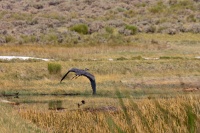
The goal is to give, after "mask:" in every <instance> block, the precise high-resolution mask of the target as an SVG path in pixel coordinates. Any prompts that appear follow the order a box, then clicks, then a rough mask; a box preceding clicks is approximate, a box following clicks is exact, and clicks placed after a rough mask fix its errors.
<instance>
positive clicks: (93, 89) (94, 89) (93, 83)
mask: <svg viewBox="0 0 200 133" xmlns="http://www.w3.org/2000/svg"><path fill="white" fill-rule="evenodd" d="M90 83H91V86H92V91H93V95H95V94H96V82H95V80H92V79H90Z"/></svg>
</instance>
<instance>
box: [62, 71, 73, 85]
mask: <svg viewBox="0 0 200 133" xmlns="http://www.w3.org/2000/svg"><path fill="white" fill-rule="evenodd" d="M70 72H71V71H70V70H69V71H68V72H67V73H66V74H65V75H64V76H63V77H62V79H61V80H60V83H61V82H62V80H63V79H64V78H65V77H66V76H67V74H68V73H70Z"/></svg>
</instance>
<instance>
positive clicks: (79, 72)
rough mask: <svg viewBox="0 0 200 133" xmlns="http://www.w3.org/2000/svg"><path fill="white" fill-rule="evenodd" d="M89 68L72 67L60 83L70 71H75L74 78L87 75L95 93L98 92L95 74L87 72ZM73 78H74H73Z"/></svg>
mask: <svg viewBox="0 0 200 133" xmlns="http://www.w3.org/2000/svg"><path fill="white" fill-rule="evenodd" d="M87 70H88V69H85V70H83V69H78V68H72V69H70V70H69V71H68V72H67V73H66V74H65V75H64V76H63V77H62V79H61V80H60V83H61V82H62V80H63V79H64V78H65V77H66V76H67V75H68V73H70V72H74V73H75V76H74V77H73V78H78V77H79V76H85V77H87V78H88V79H89V80H90V83H91V86H92V90H93V95H95V94H96V82H95V77H94V75H92V74H90V73H89V72H87ZM73 78H72V79H73Z"/></svg>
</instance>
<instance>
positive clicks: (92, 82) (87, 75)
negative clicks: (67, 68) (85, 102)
mask: <svg viewBox="0 0 200 133" xmlns="http://www.w3.org/2000/svg"><path fill="white" fill-rule="evenodd" d="M83 76H85V77H87V78H88V79H89V80H90V83H91V86H92V91H93V95H95V94H96V81H95V77H94V75H92V74H90V73H88V72H85V73H84V74H83Z"/></svg>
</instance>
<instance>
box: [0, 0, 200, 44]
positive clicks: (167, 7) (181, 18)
mask: <svg viewBox="0 0 200 133" xmlns="http://www.w3.org/2000/svg"><path fill="white" fill-rule="evenodd" d="M0 3H1V4H0V44H5V43H16V44H25V43H31V44H33V43H42V44H78V43H83V42H85V41H87V39H88V38H85V37H84V36H83V35H82V34H80V32H79V33H78V32H74V31H73V30H72V27H73V26H74V25H77V24H85V25H86V26H87V28H88V29H86V30H87V32H86V33H85V34H87V35H89V36H90V37H89V39H92V37H91V35H92V36H93V38H97V41H95V42H94V43H98V42H100V43H102V42H103V43H106V42H107V41H108V40H109V39H108V38H110V36H111V35H114V36H117V37H116V38H118V36H129V35H132V34H135V33H136V32H143V33H167V34H177V33H180V32H192V33H200V2H199V0H165V1H162V0H134V1H133V0H100V1H97V0H26V1H25V0H0ZM134 30H135V31H134ZM112 37H113V36H112ZM122 43H124V42H122Z"/></svg>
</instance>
